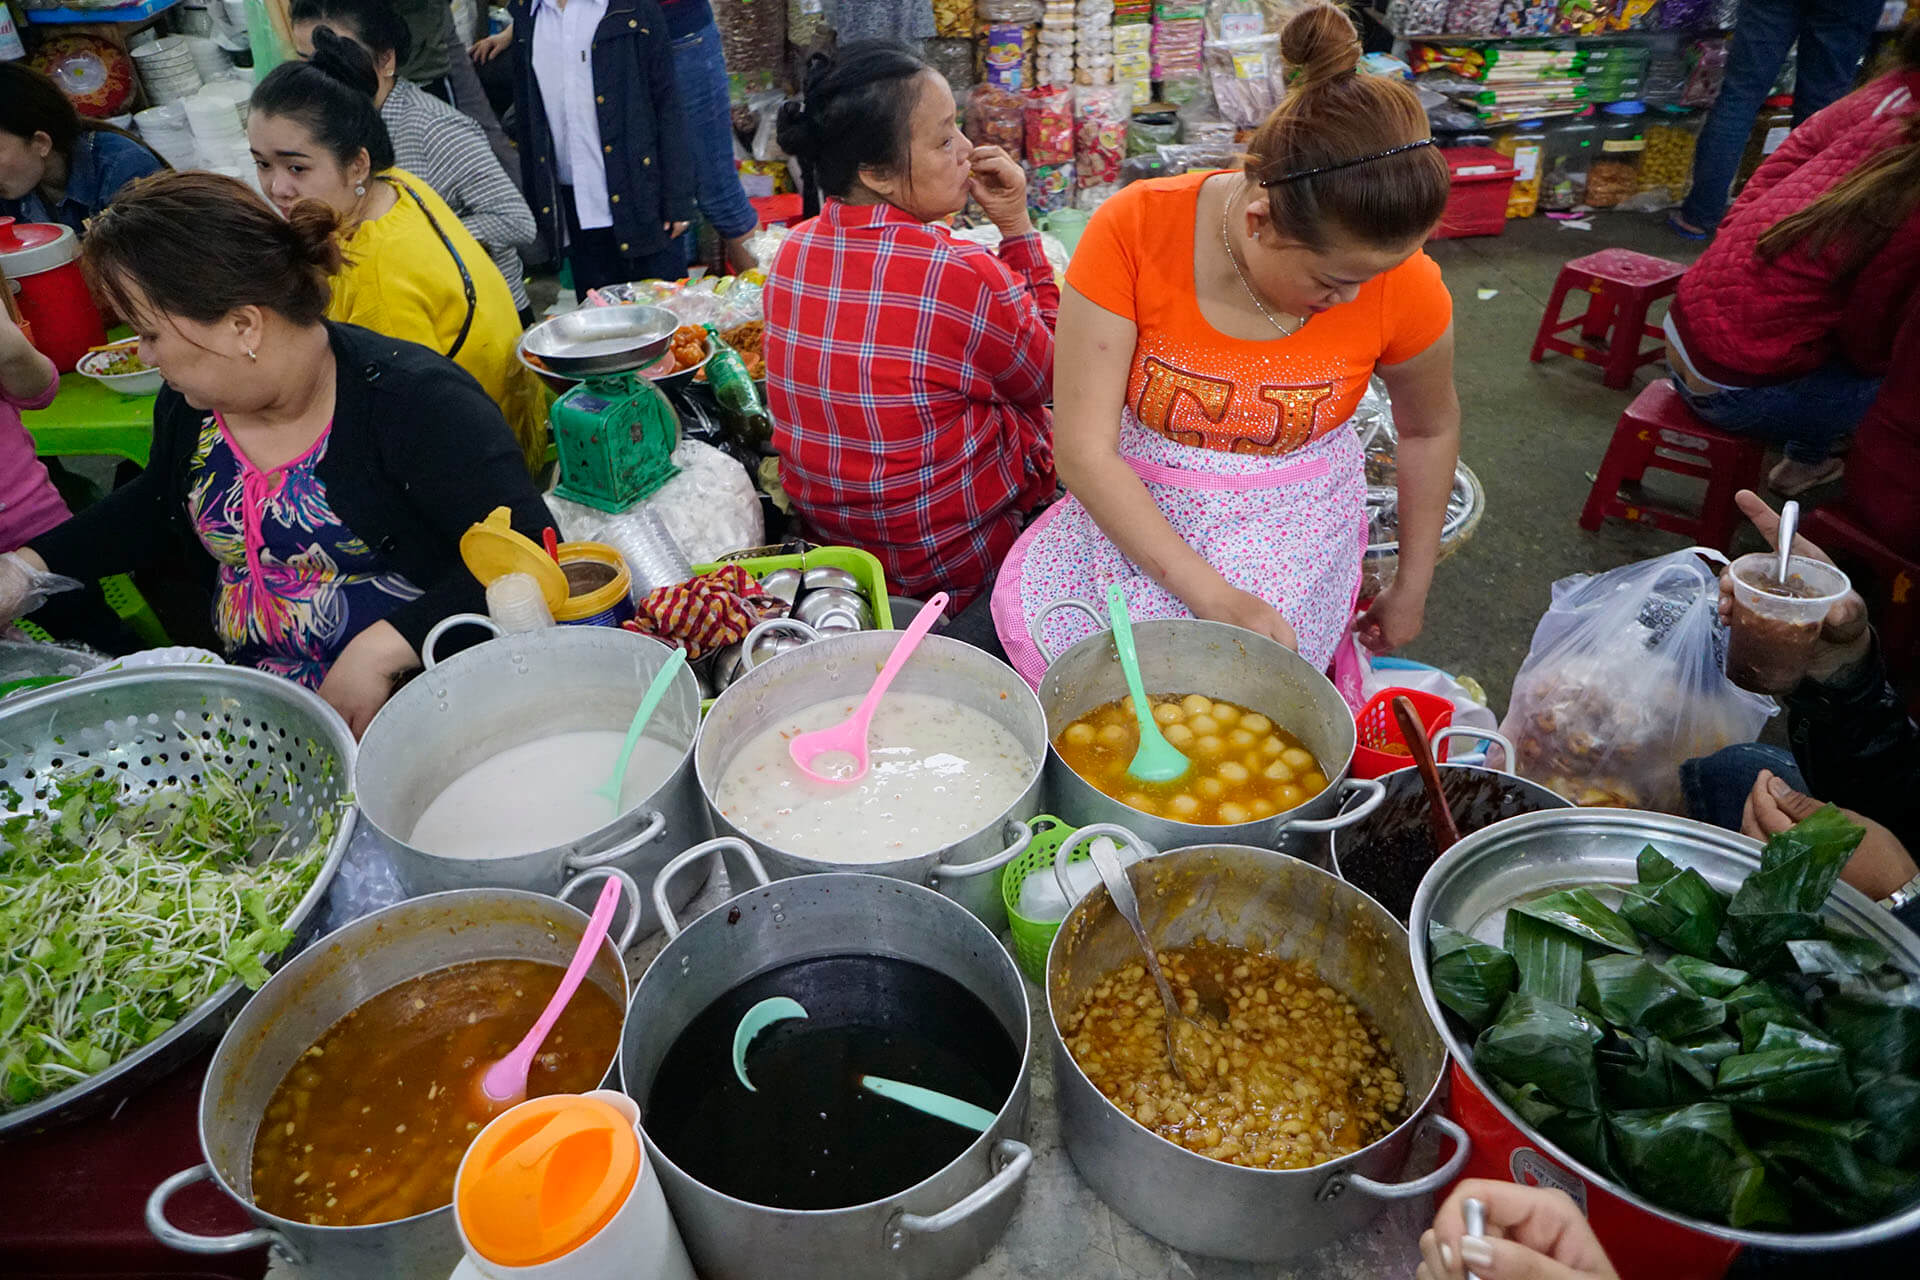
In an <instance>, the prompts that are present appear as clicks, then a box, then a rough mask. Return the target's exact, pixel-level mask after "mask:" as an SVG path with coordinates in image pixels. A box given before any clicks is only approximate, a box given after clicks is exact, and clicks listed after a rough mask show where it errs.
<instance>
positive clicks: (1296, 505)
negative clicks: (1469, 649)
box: [993, 410, 1367, 701]
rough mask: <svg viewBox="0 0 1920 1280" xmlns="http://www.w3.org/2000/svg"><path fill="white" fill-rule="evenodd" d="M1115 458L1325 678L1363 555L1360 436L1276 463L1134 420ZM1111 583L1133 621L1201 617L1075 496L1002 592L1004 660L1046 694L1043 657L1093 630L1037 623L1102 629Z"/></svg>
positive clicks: (1017, 551)
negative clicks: (1098, 620) (1271, 613)
mask: <svg viewBox="0 0 1920 1280" xmlns="http://www.w3.org/2000/svg"><path fill="white" fill-rule="evenodd" d="M1120 454H1121V456H1122V457H1124V458H1125V459H1126V460H1127V462H1128V464H1129V465H1131V466H1132V467H1133V469H1134V471H1135V472H1136V473H1138V474H1139V476H1140V478H1141V479H1142V480H1143V481H1145V482H1146V486H1147V492H1148V493H1150V494H1152V495H1153V500H1154V501H1155V502H1156V503H1158V504H1159V506H1160V511H1161V513H1162V514H1163V515H1165V516H1166V517H1167V522H1168V523H1169V524H1171V525H1172V526H1173V530H1174V532H1175V533H1178V534H1179V535H1180V536H1181V537H1182V538H1184V539H1185V540H1186V542H1187V545H1188V546H1190V547H1192V548H1193V549H1194V550H1195V551H1198V552H1199V553H1200V554H1201V556H1203V557H1204V558H1205V559H1206V561H1207V563H1208V564H1210V565H1212V566H1213V567H1214V568H1215V569H1217V570H1219V572H1220V575H1221V576H1222V577H1223V578H1225V579H1226V580H1227V581H1228V582H1230V583H1232V584H1233V585H1234V586H1236V587H1238V588H1240V589H1241V590H1242V591H1248V592H1251V593H1253V594H1254V595H1257V596H1259V597H1260V598H1261V599H1262V600H1265V601H1266V602H1267V603H1268V604H1271V605H1272V606H1273V607H1274V608H1275V609H1278V610H1279V611H1280V614H1281V616H1283V617H1284V618H1286V620H1287V621H1288V622H1289V623H1291V624H1292V625H1293V629H1294V633H1295V635H1297V636H1298V637H1299V643H1300V656H1301V657H1303V658H1305V659H1306V660H1307V661H1308V662H1310V663H1312V664H1313V666H1314V668H1315V669H1316V670H1321V671H1324V670H1326V669H1327V667H1328V665H1329V664H1330V663H1331V662H1332V661H1333V658H1334V655H1335V652H1336V651H1337V650H1338V649H1339V647H1340V643H1339V642H1340V640H1341V638H1342V637H1343V636H1344V635H1346V633H1347V629H1348V625H1349V623H1350V622H1351V620H1352V617H1353V606H1354V603H1355V601H1356V600H1357V599H1358V597H1359V593H1360V561H1361V557H1362V555H1363V553H1364V552H1365V550H1366V545H1367V514H1366V512H1367V502H1366V499H1367V487H1366V471H1365V467H1364V457H1363V454H1362V452H1361V449H1360V441H1359V439H1358V437H1356V436H1355V435H1354V433H1353V432H1352V431H1351V430H1350V429H1348V428H1347V427H1345V426H1342V427H1339V428H1336V429H1335V430H1333V431H1330V432H1328V433H1327V434H1326V435H1324V436H1322V437H1321V438H1320V439H1318V440H1315V441H1312V442H1311V443H1309V444H1306V445H1304V446H1302V447H1301V448H1299V449H1296V450H1294V451H1292V452H1291V453H1288V454H1286V455H1284V457H1283V458H1282V459H1275V458H1272V457H1266V456H1260V455H1249V454H1239V453H1229V452H1225V451H1223V450H1219V449H1203V448H1197V447H1194V446H1192V445H1185V444H1179V443H1176V442H1175V441H1172V440H1168V439H1167V438H1166V437H1165V436H1162V435H1160V434H1158V433H1157V432H1153V431H1149V430H1148V429H1147V428H1146V427H1144V426H1142V425H1141V424H1140V422H1139V420H1138V419H1137V418H1136V417H1134V415H1133V413H1132V411H1130V410H1129V411H1128V412H1127V414H1126V416H1125V419H1124V421H1123V423H1122V425H1121V428H1120ZM1276 461H1277V462H1278V463H1279V465H1278V466H1276V465H1275V463H1276ZM1115 582H1118V583H1120V584H1121V587H1122V589H1123V590H1124V591H1125V592H1126V597H1127V609H1128V611H1129V613H1130V614H1131V615H1132V617H1133V618H1134V619H1135V620H1136V621H1138V620H1141V619H1147V618H1190V617H1192V616H1193V612H1192V610H1190V609H1188V608H1187V607H1186V605H1184V604H1183V603H1181V601H1180V599H1179V598H1178V597H1177V596H1175V595H1174V594H1173V593H1172V592H1170V591H1168V590H1167V589H1166V588H1165V587H1162V586H1161V585H1160V584H1159V583H1157V582H1155V581H1153V579H1151V578H1149V577H1147V576H1146V575H1145V574H1144V573H1142V572H1140V570H1139V569H1138V568H1137V567H1136V566H1135V565H1134V563H1133V562H1132V561H1131V560H1128V559H1127V558H1126V556H1125V555H1123V554H1121V551H1120V549H1119V548H1118V547H1116V546H1114V544H1113V543H1112V542H1111V541H1110V540H1109V539H1108V538H1107V536H1106V534H1104V533H1102V532H1101V531H1100V527H1099V526H1098V525H1097V524H1095V523H1094V520H1093V517H1092V516H1091V515H1089V514H1088V512H1087V509H1086V508H1085V507H1083V506H1081V505H1080V503H1079V501H1078V500H1077V499H1075V498H1073V497H1071V496H1069V497H1066V498H1063V499H1062V500H1060V501H1059V502H1056V503H1055V504H1054V505H1053V506H1052V507H1050V508H1048V510H1047V511H1046V512H1045V513H1043V514H1042V515H1041V517H1040V518H1039V519H1038V520H1036V521H1034V523H1033V524H1032V525H1031V526H1029V527H1028V528H1027V530H1026V532H1024V533H1023V534H1021V536H1020V540H1019V541H1018V542H1016V543H1014V546H1013V550H1012V551H1011V552H1010V553H1009V554H1008V556H1007V560H1006V563H1005V564H1004V565H1003V566H1002V567H1001V570H1000V577H999V581H998V582H997V583H996V584H995V586H994V589H993V618H994V628H995V630H996V631H997V632H998V633H999V636H1000V642H1001V644H1002V645H1004V646H1005V647H1006V650H1007V656H1008V658H1009V660H1010V661H1011V662H1012V663H1013V667H1014V669H1015V670H1016V671H1018V672H1019V673H1020V674H1021V675H1022V676H1023V677H1025V679H1026V680H1027V682H1028V683H1029V684H1031V685H1034V686H1035V687H1036V688H1037V687H1038V686H1039V684H1040V679H1041V677H1042V676H1043V675H1044V674H1045V672H1046V668H1047V661H1048V659H1047V655H1048V654H1054V655H1058V654H1060V653H1062V652H1064V651H1065V650H1066V649H1067V648H1068V647H1069V646H1071V645H1073V644H1075V643H1077V642H1078V641H1080V640H1083V639H1085V638H1086V637H1087V636H1089V635H1091V634H1092V633H1093V632H1094V631H1095V629H1096V628H1095V626H1094V623H1093V621H1092V619H1091V618H1088V617H1087V616H1086V615H1084V614H1082V613H1081V612H1080V611H1079V610H1077V609H1056V610H1054V611H1053V612H1052V613H1051V614H1049V615H1048V616H1047V618H1046V620H1045V623H1044V631H1043V634H1042V635H1041V636H1040V637H1038V641H1037V640H1036V637H1035V635H1034V634H1033V631H1034V625H1035V623H1036V622H1037V621H1038V620H1039V619H1040V616H1041V614H1042V613H1044V612H1045V611H1046V610H1047V608H1048V606H1050V605H1052V604H1054V603H1055V602H1057V601H1060V600H1081V601H1085V602H1086V603H1087V604H1088V605H1090V606H1092V608H1093V610H1094V612H1095V613H1096V614H1098V615H1099V616H1102V617H1104V616H1105V615H1106V598H1107V587H1108V586H1109V585H1110V584H1112V583H1115ZM1039 641H1044V645H1045V648H1044V650H1043V649H1042V647H1041V643H1039ZM1336 683H1338V682H1336ZM1348 683H1352V684H1354V685H1355V688H1353V689H1352V690H1348V689H1345V688H1342V689H1341V692H1342V694H1344V695H1346V697H1347V698H1348V700H1349V701H1353V700H1354V699H1355V698H1357V696H1358V693H1359V690H1358V687H1357V681H1348Z"/></svg>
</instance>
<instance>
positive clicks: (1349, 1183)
mask: <svg viewBox="0 0 1920 1280" xmlns="http://www.w3.org/2000/svg"><path fill="white" fill-rule="evenodd" d="M1420 1127H1421V1128H1422V1129H1428V1128H1433V1129H1438V1130H1439V1131H1440V1132H1441V1133H1442V1134H1444V1135H1445V1136H1446V1137H1448V1138H1450V1139H1452V1141H1453V1154H1451V1155H1449V1156H1448V1157H1447V1158H1446V1160H1444V1161H1443V1162H1442V1163H1441V1165H1440V1167H1439V1168H1438V1169H1435V1170H1434V1171H1433V1172H1432V1173H1429V1174H1427V1175H1425V1176H1424V1177H1419V1178H1415V1179H1414V1180H1413V1181H1412V1182H1376V1181H1374V1180H1373V1179H1372V1178H1367V1177H1362V1176H1361V1175H1360V1174H1357V1173H1336V1174H1334V1175H1333V1176H1332V1177H1331V1178H1328V1179H1327V1180H1326V1181H1325V1182H1323V1183H1321V1184H1320V1190H1319V1191H1317V1192H1315V1193H1314V1197H1313V1198H1314V1199H1315V1200H1332V1199H1334V1198H1335V1197H1336V1196H1339V1195H1342V1194H1344V1193H1345V1192H1346V1191H1347V1189H1348V1188H1352V1189H1353V1190H1355V1191H1358V1192H1361V1193H1362V1194H1364V1195H1370V1196H1372V1197H1373V1198H1374V1199H1376V1200H1411V1199H1413V1198H1414V1197H1415V1196H1424V1195H1427V1194H1428V1193H1430V1192H1434V1191H1438V1190H1439V1189H1440V1188H1442V1187H1444V1186H1446V1185H1447V1184H1448V1183H1449V1182H1452V1181H1453V1180H1454V1179H1455V1178H1457V1177H1459V1176H1460V1170H1462V1169H1464V1168H1466V1165H1467V1157H1468V1156H1469V1155H1471V1154H1473V1139H1472V1138H1469V1137H1468V1136H1467V1131H1466V1130H1465V1129H1462V1128H1461V1127H1460V1126H1459V1125H1457V1124H1455V1123H1454V1122H1453V1121H1451V1120H1449V1119H1447V1117H1445V1116H1443V1115H1441V1114H1440V1113H1439V1112H1437V1111H1429V1112H1428V1113H1427V1114H1426V1115H1425V1116H1423V1117H1421V1120H1420Z"/></svg>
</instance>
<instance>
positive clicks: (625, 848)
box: [561, 809, 667, 871]
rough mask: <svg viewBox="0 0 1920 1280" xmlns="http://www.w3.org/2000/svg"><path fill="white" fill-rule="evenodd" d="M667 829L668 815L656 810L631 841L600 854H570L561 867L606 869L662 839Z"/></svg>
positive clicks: (568, 868)
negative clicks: (610, 864) (605, 867)
mask: <svg viewBox="0 0 1920 1280" xmlns="http://www.w3.org/2000/svg"><path fill="white" fill-rule="evenodd" d="M666 829H667V815H666V814H664V813H662V812H660V811H659V810H658V809H655V810H654V811H653V812H652V813H649V814H648V815H647V825H646V826H644V827H642V828H640V834H639V835H637V836H634V837H633V838H632V839H631V840H622V841H621V842H620V843H619V844H617V845H615V846H613V848H611V849H602V850H601V851H600V852H598V853H570V854H568V855H567V856H566V857H565V858H563V859H562V860H561V865H562V866H564V867H566V868H567V870H569V871H585V870H587V869H589V868H591V867H604V866H606V865H607V864H608V863H610V862H618V861H620V859H622V858H624V857H626V856H627V855H628V854H630V853H636V852H638V851H639V850H640V849H641V848H643V847H644V846H646V845H650V844H652V843H653V842H654V841H655V840H658V839H659V838H660V833H661V832H662V831H665V830H666Z"/></svg>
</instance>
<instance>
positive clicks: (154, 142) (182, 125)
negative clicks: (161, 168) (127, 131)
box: [133, 102, 200, 169]
mask: <svg viewBox="0 0 1920 1280" xmlns="http://www.w3.org/2000/svg"><path fill="white" fill-rule="evenodd" d="M133 125H134V128H135V129H136V130H137V131H138V132H139V134H140V136H141V138H142V139H144V140H145V141H146V144H147V145H148V146H150V147H152V148H153V149H154V150H155V151H158V152H159V153H160V158H161V159H163V160H165V161H166V162H167V163H168V164H170V165H172V166H173V167H174V168H176V169H193V168H198V167H199V164H200V152H199V149H198V148H196V147H195V146H194V143H193V131H192V129H191V128H190V127H189V126H188V124H187V109H186V107H184V106H182V105H181V104H180V103H178V102H172V103H168V104H166V105H165V106H159V107H148V108H147V109H146V110H145V111H142V112H139V113H137V114H136V115H135V116H134V117H133Z"/></svg>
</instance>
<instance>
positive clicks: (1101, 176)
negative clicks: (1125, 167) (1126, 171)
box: [1073, 84, 1133, 187]
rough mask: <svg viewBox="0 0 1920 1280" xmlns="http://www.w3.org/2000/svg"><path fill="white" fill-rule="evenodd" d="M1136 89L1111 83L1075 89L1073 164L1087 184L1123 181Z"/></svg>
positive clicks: (1083, 184)
mask: <svg viewBox="0 0 1920 1280" xmlns="http://www.w3.org/2000/svg"><path fill="white" fill-rule="evenodd" d="M1132 101H1133V93H1132V91H1131V90H1130V89H1128V88H1127V86H1126V85H1123V84H1109V85H1099V86H1094V87H1087V88H1080V89H1075V90H1074V91H1073V166H1074V169H1075V171H1076V172H1077V173H1078V174H1079V177H1080V185H1081V186H1083V187H1092V186H1107V185H1112V184H1116V183H1118V182H1119V181H1120V165H1121V164H1122V162H1124V161H1125V160H1126V158H1127V120H1128V119H1129V117H1131V115H1132V114H1133V113H1132V111H1131V110H1130V109H1129V104H1130V103H1131V102H1132Z"/></svg>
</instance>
